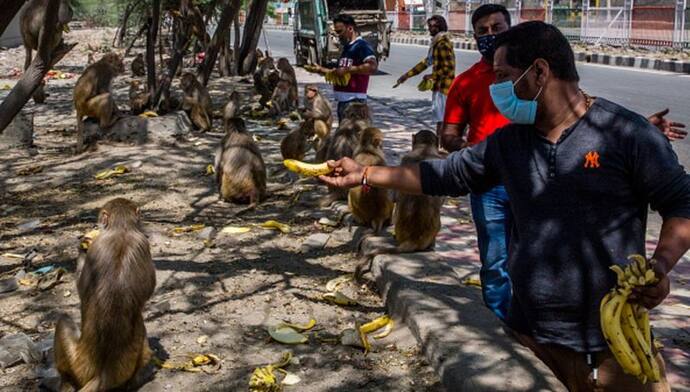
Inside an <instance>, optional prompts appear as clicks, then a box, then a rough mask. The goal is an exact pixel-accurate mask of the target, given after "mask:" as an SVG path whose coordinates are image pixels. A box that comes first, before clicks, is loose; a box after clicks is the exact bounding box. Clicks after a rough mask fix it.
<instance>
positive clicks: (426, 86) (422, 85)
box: [417, 79, 434, 91]
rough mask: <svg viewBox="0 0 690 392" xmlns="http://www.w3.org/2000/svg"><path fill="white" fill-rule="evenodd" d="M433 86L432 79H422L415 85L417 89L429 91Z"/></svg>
mask: <svg viewBox="0 0 690 392" xmlns="http://www.w3.org/2000/svg"><path fill="white" fill-rule="evenodd" d="M432 88H434V81H433V80H432V79H422V81H421V82H419V84H418V85H417V90H419V91H429V90H431V89H432Z"/></svg>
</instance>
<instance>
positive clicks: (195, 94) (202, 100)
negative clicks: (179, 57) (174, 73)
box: [180, 72, 212, 132]
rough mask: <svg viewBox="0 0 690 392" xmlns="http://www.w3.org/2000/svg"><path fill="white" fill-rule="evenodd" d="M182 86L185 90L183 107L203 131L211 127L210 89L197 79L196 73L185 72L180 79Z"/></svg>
mask: <svg viewBox="0 0 690 392" xmlns="http://www.w3.org/2000/svg"><path fill="white" fill-rule="evenodd" d="M180 86H181V87H182V91H183V92H184V98H183V100H182V109H184V110H185V111H186V112H187V114H189V118H190V119H191V120H192V123H193V124H194V125H195V126H196V127H197V128H199V129H200V130H201V131H202V132H206V131H209V130H210V129H211V125H212V123H211V96H210V95H209V94H208V90H206V87H204V86H203V85H202V84H201V83H199V81H198V80H197V79H196V77H195V76H194V74H192V73H190V72H185V73H184V74H183V75H182V78H181V79H180Z"/></svg>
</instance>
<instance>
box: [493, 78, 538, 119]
mask: <svg viewBox="0 0 690 392" xmlns="http://www.w3.org/2000/svg"><path fill="white" fill-rule="evenodd" d="M532 67H533V65H530V67H529V68H527V69H526V70H525V72H523V73H522V75H520V77H519V78H518V79H517V80H516V81H515V82H514V83H513V82H512V81H510V80H506V81H505V82H501V83H494V84H492V85H491V86H489V92H490V94H491V99H492V100H493V101H494V105H495V106H496V109H498V111H499V112H501V114H502V115H503V116H504V117H505V118H507V119H508V120H510V121H511V122H512V123H515V124H534V121H535V120H536V118H537V98H539V95H541V91H542V88H539V92H537V95H536V96H535V97H534V99H532V100H531V101H527V100H524V99H520V98H518V96H517V95H515V85H517V84H518V83H519V82H520V80H522V78H523V77H524V76H525V75H527V72H529V70H530V69H532Z"/></svg>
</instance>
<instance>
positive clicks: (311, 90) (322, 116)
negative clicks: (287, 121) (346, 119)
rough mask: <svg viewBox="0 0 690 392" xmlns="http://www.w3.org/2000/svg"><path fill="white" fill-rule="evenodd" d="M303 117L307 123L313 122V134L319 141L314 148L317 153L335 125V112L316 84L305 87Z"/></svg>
mask: <svg viewBox="0 0 690 392" xmlns="http://www.w3.org/2000/svg"><path fill="white" fill-rule="evenodd" d="M302 116H303V117H304V118H305V121H308V120H313V132H314V134H315V135H316V137H317V139H318V143H316V144H315V146H314V148H315V150H316V151H319V149H321V147H322V144H323V142H324V140H325V139H326V137H327V136H328V134H329V133H330V132H331V127H332V125H333V110H332V109H331V104H330V103H329V102H328V100H327V99H326V98H324V96H323V95H321V92H320V91H319V88H318V87H317V86H316V85H315V84H308V85H306V86H305V87H304V110H303V111H302Z"/></svg>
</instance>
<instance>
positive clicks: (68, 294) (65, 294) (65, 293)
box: [62, 290, 72, 298]
mask: <svg viewBox="0 0 690 392" xmlns="http://www.w3.org/2000/svg"><path fill="white" fill-rule="evenodd" d="M70 295H72V292H71V291H69V290H65V292H64V293H62V296H63V297H65V298H67V297H69V296H70Z"/></svg>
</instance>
